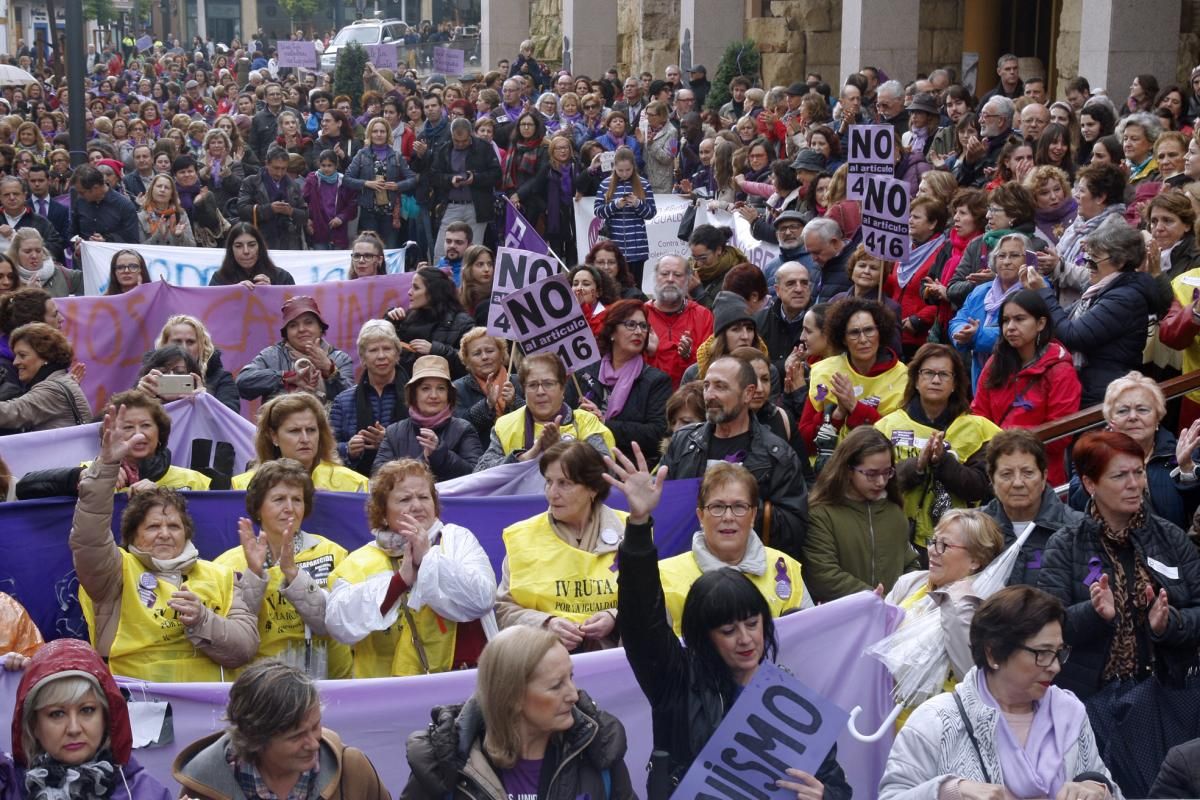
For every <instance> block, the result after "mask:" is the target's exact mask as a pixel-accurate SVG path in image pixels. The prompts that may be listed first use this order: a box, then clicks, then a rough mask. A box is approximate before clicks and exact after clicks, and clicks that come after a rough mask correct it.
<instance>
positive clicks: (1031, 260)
mask: <svg viewBox="0 0 1200 800" xmlns="http://www.w3.org/2000/svg"><path fill="white" fill-rule="evenodd" d="M1037 257H1038V254H1037V253H1035V252H1034V251H1032V250H1026V251H1025V266H1027V267H1033V268H1034V269H1037V265H1038V258H1037Z"/></svg>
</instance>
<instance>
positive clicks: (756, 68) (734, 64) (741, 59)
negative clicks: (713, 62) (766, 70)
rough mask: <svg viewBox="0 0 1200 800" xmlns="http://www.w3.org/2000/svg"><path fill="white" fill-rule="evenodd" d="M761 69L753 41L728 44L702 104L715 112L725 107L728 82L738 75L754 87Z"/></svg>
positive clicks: (756, 47)
mask: <svg viewBox="0 0 1200 800" xmlns="http://www.w3.org/2000/svg"><path fill="white" fill-rule="evenodd" d="M761 68H762V55H761V54H760V53H759V52H758V45H756V44H755V43H754V40H753V39H747V40H746V41H744V42H730V43H729V45H728V46H727V47H726V48H725V54H724V55H723V56H721V63H720V64H718V65H717V72H716V76H715V77H714V78H713V79H712V89H710V90H709V92H708V98H707V99H706V100H705V102H704V104H705V105H706V106H708V107H709V108H711V109H712V110H714V111H716V110H717V109H719V108H720V107H721V106H723V105H725V104H726V103H728V102H729V100H730V97H731V95H730V93H729V82H730V81H731V80H733V79H734V78H736V77H737V76H739V75H744V76H746V77H747V78H749V79H750V82H751V83H752V84H754V85H756V86H757V85H758V84H759V83H760V82H761V81H760V80H759V74H760V71H761Z"/></svg>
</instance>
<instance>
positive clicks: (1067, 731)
mask: <svg viewBox="0 0 1200 800" xmlns="http://www.w3.org/2000/svg"><path fill="white" fill-rule="evenodd" d="M975 687H976V689H977V690H978V691H979V697H980V699H981V700H983V702H984V704H985V705H988V706H991V707H992V708H994V709H996V715H997V717H998V719H997V720H996V755H998V756H999V758H1000V771H1001V773H1002V774H1003V776H1004V786H1005V787H1006V788H1007V789H1008V790H1009V791H1010V792H1012V793H1013V794H1014V795H1016V796H1017V797H1020V798H1027V797H1054V796H1055V795H1056V794H1058V790H1059V789H1061V788H1062V785H1063V784H1064V783H1066V781H1067V775H1066V764H1065V763H1064V761H1063V756H1064V754H1065V753H1066V752H1067V751H1068V750H1070V749H1071V746H1072V745H1073V744H1074V743H1075V741H1076V740H1077V739H1078V738H1079V731H1080V729H1082V727H1083V726H1084V725H1086V724H1087V713H1086V712H1085V711H1084V709H1083V703H1081V702H1079V700H1077V699H1076V698H1075V695H1073V694H1071V693H1070V692H1066V691H1063V690H1062V689H1060V688H1058V687H1057V686H1051V687H1050V688H1049V689H1048V690H1047V691H1046V696H1045V697H1043V698H1042V699H1041V700H1040V701H1039V702H1037V703H1034V710H1033V725H1032V726H1031V727H1030V729H1029V738H1027V739H1026V740H1025V746H1024V747H1021V746H1020V745H1019V744H1017V739H1016V736H1014V735H1013V732H1012V729H1011V728H1009V727H1008V721H1007V720H1006V719H1004V714H1003V713H1001V712H1000V705H999V703H997V702H996V698H994V697H992V693H991V692H990V691H988V687H987V679H986V678H985V676H984V672H983V670H976V671H975ZM993 777H997V776H993Z"/></svg>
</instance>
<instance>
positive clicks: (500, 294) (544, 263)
mask: <svg viewBox="0 0 1200 800" xmlns="http://www.w3.org/2000/svg"><path fill="white" fill-rule="evenodd" d="M557 272H558V262H557V261H555V260H554V258H553V256H548V255H546V254H545V253H535V252H533V251H530V250H518V249H516V248H512V247H499V248H497V249H496V269H495V271H494V273H493V276H492V299H491V305H490V306H489V307H488V324H487V330H488V333H490V334H492V335H493V336H500V337H502V338H504V339H511V338H513V336H512V326H511V325H510V324H509V322H508V315H507V313H505V309H504V298H505V297H507V296H508V295H509V294H510V293H511V292H515V291H516V290H517V289H524V288H525V287H526V286H529V285H530V284H532V283H536V282H537V281H540V280H541V279H542V278H548V277H550V276H551V275H554V274H556V273H557Z"/></svg>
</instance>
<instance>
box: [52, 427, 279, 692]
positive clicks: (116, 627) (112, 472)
mask: <svg viewBox="0 0 1200 800" xmlns="http://www.w3.org/2000/svg"><path fill="white" fill-rule="evenodd" d="M127 413H128V412H127V411H126V409H125V408H124V407H123V406H121V407H111V406H110V407H109V409H108V411H107V412H106V413H105V415H104V422H103V424H102V425H101V433H100V456H99V457H98V458H97V459H96V460H95V461H94V462H92V464H91V465H89V466H88V467H87V468H86V469H84V471H83V475H82V476H81V477H80V480H79V500H78V501H77V502H76V504H75V518H74V520H73V521H72V523H71V537H70V545H71V556H72V558H73V560H74V562H75V572H76V574H77V575H78V576H79V587H80V589H79V601H80V604H81V605H82V606H83V615H84V618H85V619H86V620H87V623H88V630H89V632H90V634H89V635H90V641H91V643H92V646H93V647H95V648H96V650H98V651H99V652H100V654H101V655H103V656H104V657H105V658H106V659H107V661H108V665H109V667H110V668H111V669H112V671H113V673H114V674H116V675H124V676H126V677H130V678H140V679H142V680H147V681H157V682H180V681H188V682H191V681H222V680H225V679H226V678H232V676H231V675H227V674H225V672H224V669H225V668H233V667H240V666H242V665H243V664H246V663H248V662H249V661H250V660H251V659H252V658H254V654H255V652H257V650H258V630H257V627H256V625H255V619H254V613H253V612H252V611H251V610H250V609H249V607H248V604H247V602H246V599H245V598H244V597H243V595H242V591H241V589H240V588H239V587H238V586H237V585H236V583H235V581H234V574H233V570H231V569H229V568H228V567H224V566H221V565H218V564H214V563H213V562H211V561H205V560H203V559H201V558H200V557H199V553H197V552H196V547H195V545H194V544H192V535H193V532H194V531H193V526H192V518H191V517H190V516H188V513H187V501H186V500H184V499H183V496H182V495H181V494H179V493H178V492H176V491H174V490H173V489H166V488H162V487H158V486H155V487H151V488H149V489H146V490H145V491H139V492H136V493H134V494H133V496H132V497H130V499H129V504H128V505H127V506H126V507H125V511H124V512H123V513H122V515H121V542H122V545H121V546H118V545H117V543H116V542H115V541H113V534H112V531H111V530H110V528H109V526H110V524H111V521H112V513H113V492H114V490H115V488H116V485H117V480H118V476H119V474H120V472H121V470H122V465H123V463H124V462H125V460H126V459H127V458H128V456H129V454H130V452H131V451H132V450H133V449H135V448H136V447H138V446H139V445H144V443H145V439H146V434H145V433H144V432H143V431H141V430H139V429H138V428H136V427H134V426H133V425H130V424H127V420H126V418H125V417H126V414H127Z"/></svg>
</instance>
